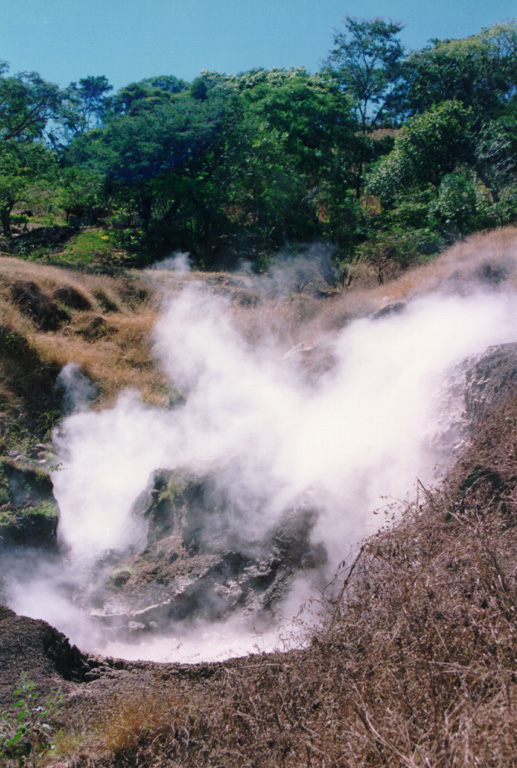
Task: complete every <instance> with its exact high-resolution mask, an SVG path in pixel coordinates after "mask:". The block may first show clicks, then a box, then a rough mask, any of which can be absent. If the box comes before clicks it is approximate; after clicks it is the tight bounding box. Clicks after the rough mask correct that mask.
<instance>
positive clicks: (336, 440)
mask: <svg viewBox="0 0 517 768" xmlns="http://www.w3.org/2000/svg"><path fill="white" fill-rule="evenodd" d="M515 340H517V302H516V301H515V293H512V292H510V291H504V290H493V291H491V292H484V293H483V292H481V291H475V292H473V293H471V294H470V295H464V296H454V295H444V294H434V295H428V296H426V297H423V298H419V299H415V300H413V301H411V302H410V303H409V304H408V305H407V307H406V309H405V311H404V312H401V313H399V314H396V313H394V314H387V315H385V316H384V317H382V318H380V319H377V320H376V319H374V318H369V319H367V318H366V319H365V318H363V319H358V320H355V321H353V322H351V323H349V324H348V325H347V326H345V327H344V328H342V329H341V330H340V331H338V332H336V334H335V337H334V338H333V339H332V340H331V343H330V344H329V342H328V339H326V344H327V346H328V348H326V349H325V355H327V356H328V358H329V360H332V365H331V366H326V367H325V369H326V372H325V373H322V374H321V375H320V376H319V379H317V380H316V381H315V380H314V376H313V375H311V377H308V376H307V373H306V370H305V368H304V365H303V364H301V363H302V361H301V359H300V358H299V356H298V357H297V355H286V354H285V349H282V348H281V347H280V345H279V344H276V343H275V342H274V341H273V340H271V339H269V340H267V341H263V342H261V343H260V344H255V345H254V346H252V345H250V344H249V343H248V342H247V341H246V340H245V339H244V338H243V336H242V335H241V334H240V333H239V332H238V330H237V328H236V325H235V323H234V322H233V314H232V311H231V306H230V305H229V304H228V303H227V302H226V301H224V300H223V299H221V298H217V297H215V296H214V295H212V294H210V293H209V292H208V291H207V290H206V289H205V288H204V287H203V286H202V285H190V286H189V287H187V288H186V289H184V290H183V292H182V293H181V294H180V295H179V296H178V297H176V298H175V299H174V300H172V301H171V302H170V303H169V305H168V306H167V308H166V310H165V312H164V314H163V316H162V318H161V320H160V321H159V323H158V325H157V328H156V331H155V348H156V353H157V355H158V356H159V358H160V360H161V362H162V365H163V368H164V370H165V371H166V373H167V375H168V376H169V378H170V380H171V386H172V387H173V388H174V389H175V390H176V391H178V390H179V391H180V392H181V394H182V397H181V398H178V399H177V402H176V405H175V406H174V407H173V408H171V409H170V410H164V409H160V408H153V407H150V406H147V405H145V404H144V403H143V402H142V401H141V399H140V398H139V396H138V395H137V394H136V393H132V392H126V393H124V394H123V395H122V396H121V397H120V399H119V400H118V402H117V404H116V405H115V406H114V407H113V408H111V409H107V410H105V411H102V412H88V411H85V410H82V411H79V412H76V413H74V414H72V415H71V416H69V417H68V418H67V419H66V421H65V422H64V424H63V426H62V428H61V429H60V431H59V434H57V435H56V437H55V442H56V446H57V448H58V452H59V459H58V460H59V462H60V464H61V467H60V469H59V470H58V471H56V472H54V474H53V483H54V493H55V496H56V499H57V501H58V504H59V509H60V522H59V531H58V533H59V537H60V540H61V542H62V543H63V544H64V545H66V548H67V552H68V555H67V556H68V558H69V561H70V563H71V568H72V569H77V568H78V564H80V569H79V571H77V574H78V575H77V576H76V577H75V578H79V579H84V578H85V577H86V576H85V575H86V574H87V573H90V572H92V569H95V562H96V560H97V559H98V558H99V557H102V556H103V555H104V554H105V553H106V552H108V551H109V550H119V551H124V550H127V549H130V548H132V547H134V548H142V547H143V546H145V541H146V530H145V524H144V522H143V521H142V520H138V519H137V518H136V517H135V516H134V514H133V513H132V507H133V504H134V502H135V500H136V498H137V497H138V496H139V494H140V493H141V492H142V491H143V490H144V489H145V487H146V484H147V482H148V479H149V476H150V474H151V472H153V470H156V469H158V468H162V469H174V468H177V467H182V468H188V469H190V470H191V471H193V472H194V473H195V472H199V474H200V475H203V473H206V472H207V471H209V472H212V473H213V474H214V475H215V477H216V478H217V483H218V485H219V487H220V489H221V490H222V491H224V496H225V498H227V499H229V500H230V502H231V505H230V506H231V515H230V513H229V514H228V520H227V526H228V528H229V529H232V528H233V529H235V530H236V531H237V532H238V533H239V537H240V539H241V540H242V539H243V538H244V539H245V538H248V539H249V540H250V541H252V540H253V539H255V538H257V537H260V536H261V535H262V534H263V533H264V532H265V531H266V530H270V529H271V527H272V525H274V524H275V523H276V522H278V521H279V519H280V517H281V515H282V514H283V513H284V512H285V511H286V510H288V509H289V508H290V507H291V506H292V505H294V504H296V503H297V502H298V501H299V500H300V498H301V497H304V498H305V499H309V500H310V502H311V505H312V506H313V507H314V508H316V509H317V510H318V512H319V517H318V520H317V523H316V526H315V529H314V531H313V537H314V541H315V542H319V541H322V542H323V543H324V544H325V547H326V549H327V551H328V554H329V562H330V567H331V568H334V567H335V566H336V565H337V563H338V562H339V561H341V560H342V559H343V557H344V556H346V555H347V554H348V552H349V550H350V546H351V545H352V544H354V543H357V542H358V541H359V540H360V539H361V538H362V537H363V536H364V535H365V534H368V533H370V532H372V531H373V530H374V529H375V527H376V526H377V525H378V520H379V518H378V517H375V516H374V515H373V512H374V511H375V510H376V509H377V508H378V507H379V506H381V505H382V504H383V503H384V502H383V498H384V497H394V498H403V497H405V496H406V495H407V493H408V492H409V491H410V489H411V488H412V487H413V485H414V483H415V481H416V479H417V478H418V479H420V480H421V481H422V482H423V483H427V482H429V481H432V480H433V479H436V477H439V476H440V473H441V472H443V468H444V466H445V465H446V464H447V462H448V461H450V459H451V455H452V451H453V445H454V442H455V441H457V440H458V432H457V431H455V430H456V428H457V427H458V425H459V423H460V421H461V418H460V417H461V412H462V409H463V400H462V395H463V392H462V382H460V386H456V387H455V386H454V385H455V384H457V378H458V376H460V374H459V373H458V369H457V366H458V364H459V363H461V362H462V361H463V360H464V359H465V358H467V357H469V356H472V355H476V354H479V353H482V352H484V351H485V350H486V348H487V347H488V346H490V345H493V344H501V343H506V342H510V341H515ZM51 581H52V580H51V578H50V577H48V578H47V575H45V581H44V584H45V586H44V587H43V586H42V587H41V589H40V591H39V592H38V596H37V602H38V604H39V608H38V609H36V607H35V606H34V605H29V603H30V595H31V594H33V593H32V592H31V590H30V589H29V588H28V587H27V585H26V588H22V589H20V590H18V591H17V593H16V595H15V597H14V598H13V601H12V604H13V607H14V608H15V609H16V610H22V611H24V612H27V613H30V615H34V616H36V617H38V618H50V619H51V620H52V622H53V623H54V624H55V625H56V626H58V628H62V629H65V631H67V632H68V634H69V635H70V636H71V637H72V639H74V640H75V641H77V642H83V639H84V637H85V632H86V633H87V632H88V631H89V630H88V629H86V630H85V629H84V625H83V628H82V629H81V628H77V629H76V630H75V631H73V630H72V628H71V627H70V624H69V620H70V616H73V622H75V621H76V620H77V613H76V612H74V613H70V611H67V609H66V601H64V602H61V603H59V602H58V600H56V601H54V602H52V584H51ZM299 583H300V584H301V583H303V579H301V580H300V582H299ZM306 585H307V582H306V580H305V587H304V588H306ZM43 593H45V594H43ZM297 594H298V593H297ZM304 596H305V595H304ZM300 599H301V598H300ZM296 600H297V595H294V596H293V595H292V596H291V606H294V605H296ZM46 605H48V608H47V607H45V606H46ZM45 612H46V613H45ZM61 614H62V618H61V619H60V615H61ZM237 626H239V627H240V625H239V624H238V622H237V623H235V624H234V623H230V624H227V625H226V627H227V628H228V627H230V628H233V627H237ZM233 631H234V630H233V629H231V632H233ZM235 631H236V632H237V634H238V633H241V632H244V630H242V628H239V629H238V630H235ZM221 632H222V633H223V635H224V634H225V629H224V628H223V629H222V630H221ZM196 637H201V634H200V631H197V634H196ZM215 637H216V635H215V634H214V631H213V630H211V631H210V634H209V635H207V639H206V648H205V646H203V648H201V647H199V646H198V647H197V648H196V646H195V645H194V646H193V644H192V638H185V637H181V638H180V639H179V640H178V643H180V642H181V643H182V644H183V652H182V653H179V656H178V654H175V653H174V652H173V651H171V647H172V646H171V644H170V643H171V642H172V641H164V645H163V648H164V649H165V650H163V652H162V650H161V648H162V645H161V643H162V641H161V640H156V641H155V644H154V645H153V646H152V647H149V649H148V650H145V649H142V647H139V648H138V650H137V651H136V653H137V654H138V655H139V656H140V657H145V656H147V657H148V658H157V657H160V658H171V656H170V655H171V654H172V656H173V657H174V658H180V657H184V658H185V657H192V658H194V657H195V656H196V653H201V654H202V655H203V657H204V656H206V655H207V654H208V655H210V654H212V655H213V653H214V652H216V653H218V652H219V648H218V646H217V642H216V641H215V640H214V638H215ZM210 638H211V641H210ZM221 642H222V641H221ZM254 642H255V640H253V639H252V640H249V639H247V640H246V642H245V643H244V645H243V643H242V640H241V639H239V638H238V637H233V642H229V643H228V644H227V646H226V647H227V648H228V649H232V648H233V649H235V648H238V649H239V651H240V650H241V649H242V648H244V651H243V652H246V651H250V650H252V649H253V645H254ZM92 643H93V645H94V647H97V648H98V647H99V645H98V644H97V639H95V641H92V642H90V645H92ZM203 643H205V641H203ZM210 644H211V650H210V651H209V650H208V645H210ZM214 644H215V645H214ZM214 649H215V650H214ZM111 652H114V653H119V654H120V655H126V654H127V653H128V652H127V651H126V650H124V648H123V646H116V645H113V646H112V649H111ZM196 658H197V657H196Z"/></svg>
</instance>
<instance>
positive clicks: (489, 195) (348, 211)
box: [0, 18, 517, 279]
mask: <svg viewBox="0 0 517 768" xmlns="http://www.w3.org/2000/svg"><path fill="white" fill-rule="evenodd" d="M401 29H402V28H401V26H400V25H398V24H394V23H392V22H388V21H384V20H382V19H375V20H373V21H358V20H354V19H350V18H348V19H346V20H345V22H344V27H343V30H342V31H338V32H336V34H335V38H334V47H333V49H332V50H331V52H330V53H329V55H328V58H327V61H326V62H325V65H324V66H323V68H322V70H321V71H320V72H318V73H315V74H310V73H308V72H307V71H306V70H305V69H303V68H297V69H289V70H280V69H273V70H270V71H268V70H256V71H251V72H246V73H243V74H239V75H232V76H228V75H223V74H219V73H215V72H204V73H202V74H201V75H200V76H199V77H197V78H196V79H195V80H194V81H193V82H192V83H186V82H184V81H183V80H181V79H178V78H176V77H174V76H172V75H163V76H159V77H152V78H147V79H145V80H142V81H141V82H138V83H131V84H129V85H127V86H125V87H124V88H122V89H120V90H119V91H118V92H117V93H115V94H111V91H112V88H111V86H110V84H109V82H108V81H107V79H106V78H105V77H104V76H89V77H85V78H83V79H81V80H79V82H78V83H71V84H70V86H69V87H68V88H66V89H64V90H60V89H59V88H58V87H57V86H55V85H53V84H51V83H47V82H46V81H44V80H43V79H42V78H41V77H40V75H38V74H36V73H21V74H16V75H11V74H9V70H8V67H7V65H6V64H3V65H2V67H1V68H0V222H1V226H2V231H3V235H4V238H6V245H9V244H11V246H12V244H13V241H14V240H15V239H16V235H18V234H20V232H21V230H22V229H24V230H27V228H28V220H29V219H30V218H32V219H33V222H32V224H31V228H34V226H35V224H39V225H42V224H43V225H49V224H54V225H60V224H63V223H65V222H66V223H71V224H72V225H76V226H85V225H92V224H95V225H98V226H101V227H102V228H103V231H104V234H103V235H102V237H103V238H105V240H106V242H107V246H106V249H105V251H106V253H105V256H104V258H105V259H107V260H109V259H110V254H112V253H114V252H118V253H121V252H123V253H124V254H126V256H127V258H129V259H132V260H133V263H135V264H139V263H140V264H145V263H147V262H149V261H154V260H155V259H156V258H159V257H160V256H164V255H167V254H169V253H171V252H174V251H180V250H181V251H189V252H190V253H191V255H192V258H193V260H194V262H195V263H196V264H197V266H199V267H205V268H211V267H214V266H234V265H235V264H236V263H238V261H239V260H240V259H246V260H248V261H251V262H252V263H254V265H255V267H256V268H258V269H260V268H263V267H264V266H265V265H267V263H268V262H269V260H270V258H271V257H272V256H273V255H274V254H275V253H276V252H277V251H278V250H279V249H280V248H286V247H287V248H291V247H296V245H297V244H299V243H302V242H308V241H314V240H318V239H326V240H328V241H330V242H331V243H333V244H334V246H336V259H337V260H338V261H339V262H341V263H342V264H344V263H346V262H350V261H352V260H353V259H357V258H365V259H368V260H370V261H372V262H374V263H375V264H376V265H377V267H378V276H379V279H382V270H383V268H384V266H385V263H386V260H388V261H390V262H392V263H397V264H399V265H405V264H407V263H409V262H411V261H413V260H415V259H418V258H422V257H424V256H426V255H429V254H431V253H433V252H437V251H438V250H440V249H441V248H442V247H443V246H444V245H446V244H448V243H450V242H451V241H452V240H454V239H455V238H457V237H462V236H464V235H466V234H468V233H470V232H473V231H476V230H479V229H484V228H490V227H494V226H499V225H502V224H505V223H508V222H510V221H512V220H515V217H516V213H517V204H516V202H515V201H516V195H515V183H516V149H517V147H516V143H517V140H516V138H515V137H516V135H517V131H516V122H517V109H516V106H517V90H516V82H517V23H516V22H515V21H509V22H506V23H503V24H497V25H496V26H494V27H492V28H491V29H483V30H481V32H479V33H478V34H477V35H473V36H472V37H469V38H467V39H465V40H445V41H439V40H434V41H432V42H431V43H430V44H429V45H428V46H427V47H425V48H424V49H423V50H421V51H416V52H411V53H406V52H405V51H404V48H403V46H402V44H401V43H400V40H399V38H398V35H399V33H400V31H401ZM22 234H23V233H22ZM18 250H19V249H18Z"/></svg>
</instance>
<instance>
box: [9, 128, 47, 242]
mask: <svg viewBox="0 0 517 768" xmlns="http://www.w3.org/2000/svg"><path fill="white" fill-rule="evenodd" d="M56 170H57V166H56V161H55V154H54V152H52V151H51V150H50V149H48V148H46V147H45V146H43V144H41V143H39V142H30V143H29V142H20V141H15V140H14V139H11V140H9V141H3V142H0V223H1V225H2V232H3V234H4V236H5V237H10V236H11V213H12V211H13V208H14V206H15V205H16V203H19V202H21V201H25V202H30V196H31V192H32V193H34V192H35V191H36V188H37V186H38V185H40V186H41V185H43V184H45V183H46V182H49V181H50V180H51V179H52V178H54V177H55V173H56Z"/></svg>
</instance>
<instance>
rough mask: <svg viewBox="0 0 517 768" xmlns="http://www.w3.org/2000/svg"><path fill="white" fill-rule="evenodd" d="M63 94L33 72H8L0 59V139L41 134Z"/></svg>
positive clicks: (59, 105) (29, 137) (28, 137)
mask: <svg viewBox="0 0 517 768" xmlns="http://www.w3.org/2000/svg"><path fill="white" fill-rule="evenodd" d="M62 98H63V94H62V93H61V91H60V90H59V88H58V86H57V85H54V84H53V83H49V82H47V81H46V80H43V78H41V77H40V75H38V74H37V72H21V73H19V74H17V75H8V65H7V63H6V62H0V140H2V141H11V140H12V139H17V140H33V139H37V138H41V137H42V136H43V135H44V133H45V129H46V128H47V126H48V123H49V121H50V120H52V119H54V118H57V117H58V116H59V112H60V107H61V102H62Z"/></svg>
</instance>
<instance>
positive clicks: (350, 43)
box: [326, 17, 404, 133]
mask: <svg viewBox="0 0 517 768" xmlns="http://www.w3.org/2000/svg"><path fill="white" fill-rule="evenodd" d="M345 28H346V31H345V32H337V33H336V35H335V37H334V46H335V47H334V48H333V49H332V51H331V52H330V55H329V56H328V58H327V62H326V66H327V67H328V69H329V71H330V72H331V73H332V76H333V77H334V78H335V79H336V81H337V82H338V83H339V86H340V88H341V89H342V90H344V91H345V92H346V93H348V94H350V95H351V96H352V97H353V99H354V104H355V108H356V111H357V115H358V119H359V122H360V125H361V130H362V132H363V133H366V131H367V130H371V129H373V128H375V127H376V126H378V125H379V124H380V123H381V122H382V121H385V120H388V119H390V118H391V117H393V115H394V111H393V107H394V106H395V104H396V95H397V86H398V84H399V82H400V77H401V62H402V58H403V55H404V48H403V47H402V44H401V43H400V41H399V40H398V38H397V35H398V34H399V32H400V31H401V30H402V29H403V27H402V25H400V24H396V23H394V22H392V21H385V20H384V19H374V20H372V21H359V20H357V19H353V18H350V17H347V18H346V19H345Z"/></svg>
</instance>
